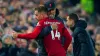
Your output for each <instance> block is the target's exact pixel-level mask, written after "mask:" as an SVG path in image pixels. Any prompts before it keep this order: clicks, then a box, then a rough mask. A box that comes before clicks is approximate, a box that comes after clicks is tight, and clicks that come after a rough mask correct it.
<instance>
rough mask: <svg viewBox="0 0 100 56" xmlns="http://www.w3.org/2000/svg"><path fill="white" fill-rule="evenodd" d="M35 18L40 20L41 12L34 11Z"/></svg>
mask: <svg viewBox="0 0 100 56" xmlns="http://www.w3.org/2000/svg"><path fill="white" fill-rule="evenodd" d="M34 14H35V18H36V19H37V20H38V21H40V20H41V19H42V18H43V14H42V13H39V12H38V11H37V10H36V11H35V12H34Z"/></svg>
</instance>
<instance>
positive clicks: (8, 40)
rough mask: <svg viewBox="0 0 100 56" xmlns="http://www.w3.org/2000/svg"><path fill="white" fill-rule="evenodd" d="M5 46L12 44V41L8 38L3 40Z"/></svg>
mask: <svg viewBox="0 0 100 56" xmlns="http://www.w3.org/2000/svg"><path fill="white" fill-rule="evenodd" d="M4 42H5V44H12V39H11V38H10V37H7V38H6V39H5V40H4Z"/></svg>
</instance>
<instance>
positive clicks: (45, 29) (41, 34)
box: [37, 24, 57, 39]
mask: <svg viewBox="0 0 100 56" xmlns="http://www.w3.org/2000/svg"><path fill="white" fill-rule="evenodd" d="M55 29H57V24H52V25H51V26H47V27H45V28H43V30H42V31H41V33H40V34H39V35H38V37H37V38H38V39H41V38H43V37H44V36H47V35H48V34H49V33H51V30H55Z"/></svg>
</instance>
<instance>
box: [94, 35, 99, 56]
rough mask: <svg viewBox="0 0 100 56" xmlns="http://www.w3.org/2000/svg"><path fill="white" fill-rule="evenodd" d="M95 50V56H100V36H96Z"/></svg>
mask: <svg viewBox="0 0 100 56" xmlns="http://www.w3.org/2000/svg"><path fill="white" fill-rule="evenodd" d="M95 49H96V50H95V56H100V34H96V38H95Z"/></svg>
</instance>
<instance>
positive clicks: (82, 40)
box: [66, 13, 95, 56]
mask: <svg viewBox="0 0 100 56" xmlns="http://www.w3.org/2000/svg"><path fill="white" fill-rule="evenodd" d="M66 24H67V26H68V27H70V28H71V30H72V31H73V34H72V35H73V39H74V43H73V54H74V56H95V53H94V47H93V42H92V38H91V37H90V35H89V34H88V33H87V31H86V30H85V29H86V27H87V23H86V22H85V21H84V20H79V18H78V15H77V14H74V13H71V14H69V15H68V16H67V22H66Z"/></svg>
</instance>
